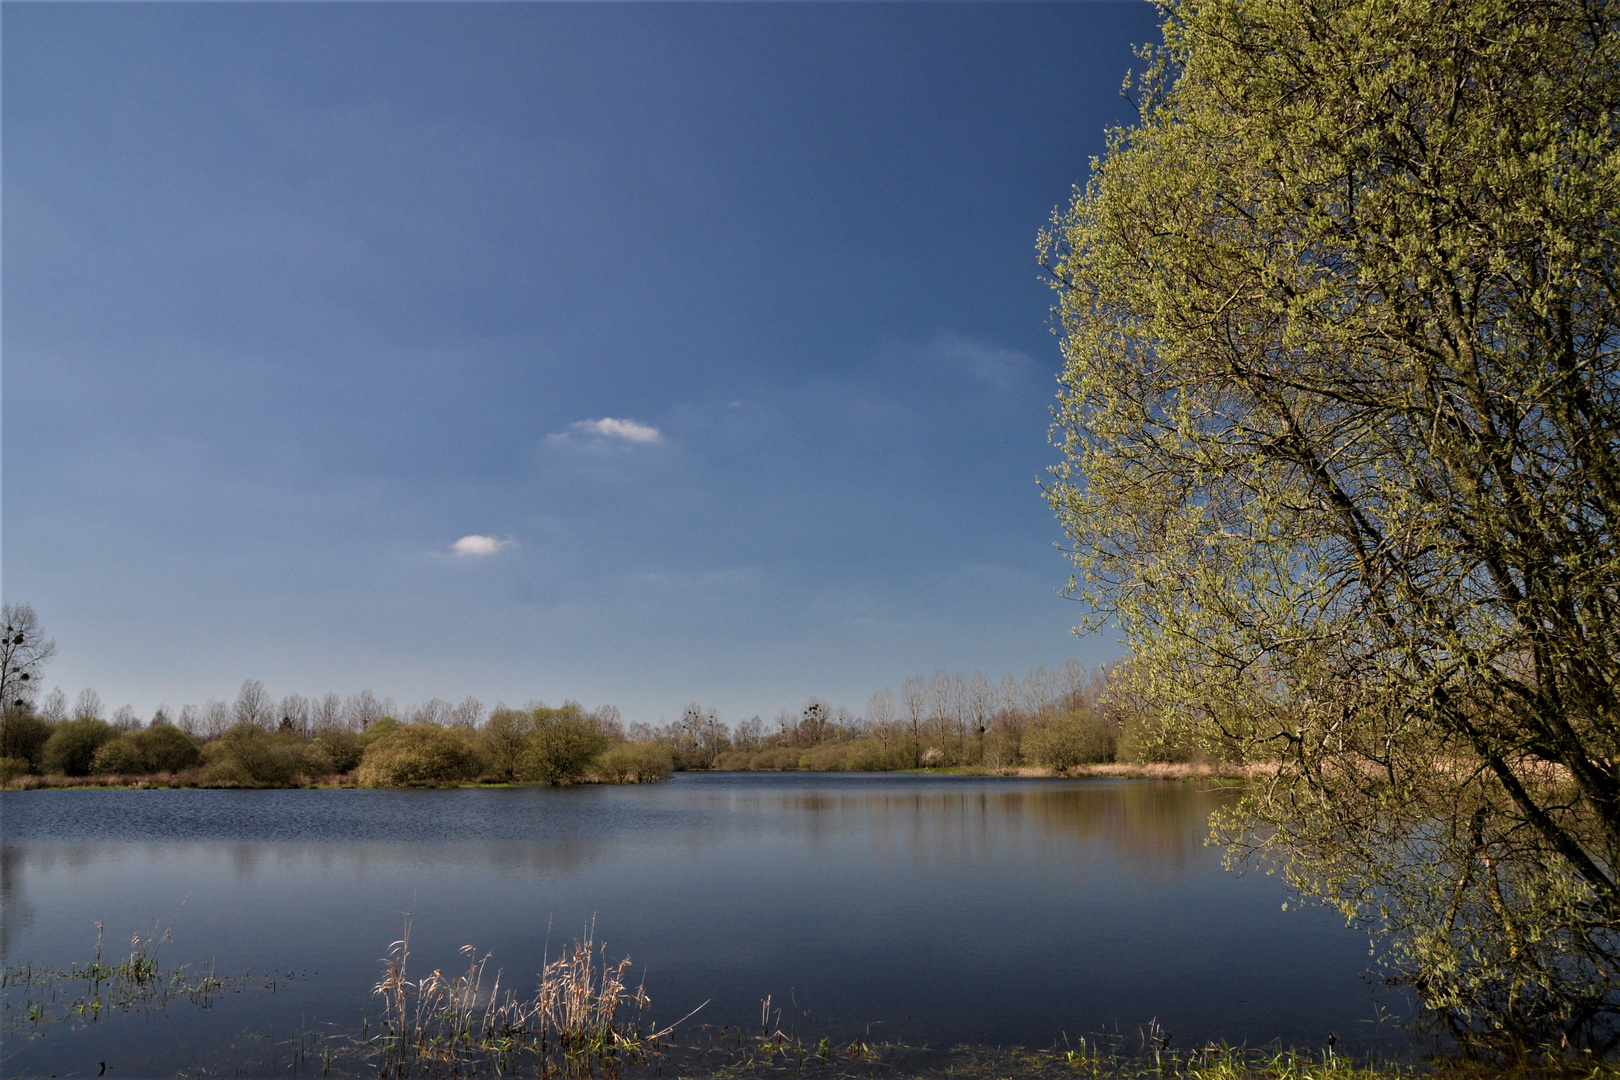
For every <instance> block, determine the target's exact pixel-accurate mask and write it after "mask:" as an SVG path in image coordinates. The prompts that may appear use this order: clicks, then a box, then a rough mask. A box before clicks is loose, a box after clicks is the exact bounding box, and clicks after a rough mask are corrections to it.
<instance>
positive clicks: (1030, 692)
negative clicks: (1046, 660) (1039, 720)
mask: <svg viewBox="0 0 1620 1080" xmlns="http://www.w3.org/2000/svg"><path fill="white" fill-rule="evenodd" d="M1023 699H1024V711H1025V712H1026V713H1028V714H1029V715H1030V716H1032V717H1039V716H1045V715H1046V711H1047V710H1048V709H1050V708H1051V707H1052V679H1051V676H1049V675H1047V673H1046V665H1045V664H1036V665H1035V666H1034V667H1032V668H1030V669H1029V674H1028V675H1026V676H1024V693H1023Z"/></svg>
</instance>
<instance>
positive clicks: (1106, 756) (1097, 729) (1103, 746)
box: [1024, 709, 1114, 772]
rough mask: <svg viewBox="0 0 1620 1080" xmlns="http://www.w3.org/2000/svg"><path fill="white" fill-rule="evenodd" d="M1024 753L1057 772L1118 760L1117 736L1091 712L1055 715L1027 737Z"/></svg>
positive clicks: (1078, 711)
mask: <svg viewBox="0 0 1620 1080" xmlns="http://www.w3.org/2000/svg"><path fill="white" fill-rule="evenodd" d="M1024 752H1025V753H1026V754H1028V755H1030V756H1031V757H1033V758H1034V759H1035V760H1036V761H1037V762H1038V763H1040V764H1042V765H1045V766H1046V767H1047V768H1049V769H1053V770H1055V771H1057V772H1064V771H1066V770H1068V769H1072V768H1074V767H1075V766H1076V765H1095V764H1099V763H1101V762H1105V761H1112V760H1114V733H1113V732H1112V731H1111V730H1109V728H1108V725H1107V724H1106V723H1104V722H1103V720H1102V719H1101V718H1100V717H1098V716H1097V715H1096V714H1094V713H1092V712H1091V711H1090V710H1087V709H1077V710H1075V711H1074V712H1068V713H1064V714H1062V715H1061V716H1055V717H1053V718H1051V719H1050V720H1048V721H1046V722H1045V723H1044V724H1041V725H1039V726H1037V727H1034V728H1032V729H1031V730H1030V732H1029V734H1027V735H1025V736H1024Z"/></svg>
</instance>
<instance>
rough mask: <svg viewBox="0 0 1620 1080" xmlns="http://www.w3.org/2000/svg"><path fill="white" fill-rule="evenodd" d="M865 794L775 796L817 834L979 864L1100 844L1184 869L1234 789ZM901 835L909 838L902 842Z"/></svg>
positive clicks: (1135, 861)
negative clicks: (855, 835)
mask: <svg viewBox="0 0 1620 1080" xmlns="http://www.w3.org/2000/svg"><path fill="white" fill-rule="evenodd" d="M956 783H961V784H962V785H963V787H962V789H961V790H955V791H951V790H943V791H942V790H938V789H934V790H930V791H918V792H904V791H882V792H870V791H868V792H860V793H855V792H851V793H847V794H845V793H826V792H792V793H783V795H781V796H780V797H779V798H778V799H777V800H775V801H776V804H777V806H779V807H780V808H781V809H783V810H786V811H790V812H792V813H793V814H795V815H796V816H800V817H801V818H802V828H803V829H804V830H805V831H806V832H808V833H809V834H810V839H811V840H812V842H820V841H822V840H824V839H825V838H826V836H827V835H828V834H830V833H838V832H844V831H849V830H850V829H851V828H855V829H859V830H860V831H870V833H871V835H872V836H873V837H874V838H875V839H876V840H877V841H878V842H879V843H880V844H881V845H882V846H884V847H886V848H889V849H890V850H891V851H895V853H896V854H898V853H899V852H898V851H896V849H897V848H899V847H902V846H903V847H905V848H906V849H907V851H906V854H908V855H910V856H911V857H912V858H920V859H923V860H925V861H926V860H931V859H941V860H944V861H946V862H948V863H952V864H969V863H972V864H977V863H981V862H982V861H983V860H984V859H985V858H986V857H987V856H997V855H999V856H1002V857H1008V858H1018V857H1020V856H1025V855H1032V856H1044V857H1051V856H1054V855H1057V856H1062V855H1072V854H1075V853H1077V851H1078V850H1079V849H1084V848H1087V847H1097V848H1102V849H1106V850H1108V851H1110V852H1111V853H1112V854H1113V855H1114V857H1115V859H1116V860H1117V861H1118V862H1119V864H1120V865H1121V867H1122V868H1124V869H1126V870H1128V871H1134V872H1137V873H1142V874H1153V875H1162V874H1165V873H1169V874H1172V875H1175V876H1179V875H1180V874H1181V873H1183V872H1184V871H1185V870H1186V868H1187V864H1188V862H1189V860H1192V859H1194V858H1196V857H1197V856H1198V855H1199V854H1200V853H1201V852H1202V851H1203V849H1204V842H1205V838H1206V837H1207V836H1208V834H1209V816H1210V814H1211V813H1212V812H1213V811H1214V810H1215V809H1216V808H1217V807H1218V806H1220V805H1221V804H1222V803H1223V802H1226V801H1229V800H1230V799H1231V798H1233V797H1235V796H1234V795H1233V794H1232V793H1230V792H1220V791H1217V792H1210V791H1204V790H1200V789H1199V788H1197V787H1195V786H1193V785H1191V784H1187V783H1182V782H1177V781H1151V780H1149V781H1134V780H1127V781H1113V780H1104V781H1079V782H1076V783H1075V784H1073V785H1069V784H1065V785H1061V786H1059V785H1048V784H1039V785H1026V784H1022V783H1020V784H1018V785H1017V786H1015V787H1003V786H1000V785H998V786H997V787H996V788H989V789H987V788H983V787H979V786H977V785H974V786H971V787H970V786H968V785H970V784H972V782H971V781H966V782H962V781H958V782H956ZM901 837H904V838H905V843H904V844H902V843H901Z"/></svg>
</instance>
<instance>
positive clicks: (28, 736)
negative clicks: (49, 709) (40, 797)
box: [0, 708, 52, 771]
mask: <svg viewBox="0 0 1620 1080" xmlns="http://www.w3.org/2000/svg"><path fill="white" fill-rule="evenodd" d="M51 731H52V726H51V722H50V721H49V720H46V719H45V718H44V717H41V716H35V715H34V713H33V712H32V711H31V710H28V709H17V708H12V709H7V710H6V712H5V716H4V718H3V719H0V756H3V757H8V758H21V759H22V760H23V761H25V762H27V764H28V767H29V770H30V771H33V770H35V769H38V768H39V767H40V763H41V762H42V761H43V755H44V751H45V743H46V742H47V741H48V740H49V739H50V737H51Z"/></svg>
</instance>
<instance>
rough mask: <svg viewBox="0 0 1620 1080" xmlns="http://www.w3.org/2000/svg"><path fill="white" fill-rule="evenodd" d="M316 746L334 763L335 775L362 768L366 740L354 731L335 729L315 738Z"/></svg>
mask: <svg viewBox="0 0 1620 1080" xmlns="http://www.w3.org/2000/svg"><path fill="white" fill-rule="evenodd" d="M315 745H316V746H317V747H318V748H319V750H320V752H321V753H323V754H325V755H326V758H327V760H328V761H330V762H331V763H332V771H333V772H334V773H351V772H353V771H354V770H355V769H357V768H359V766H360V759H361V757H362V756H363V755H364V754H365V752H366V740H365V738H364V737H362V736H361V735H358V734H356V733H355V732H353V731H345V730H343V729H341V728H334V729H332V730H330V731H323V732H321V733H320V734H319V735H317V736H315Z"/></svg>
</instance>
